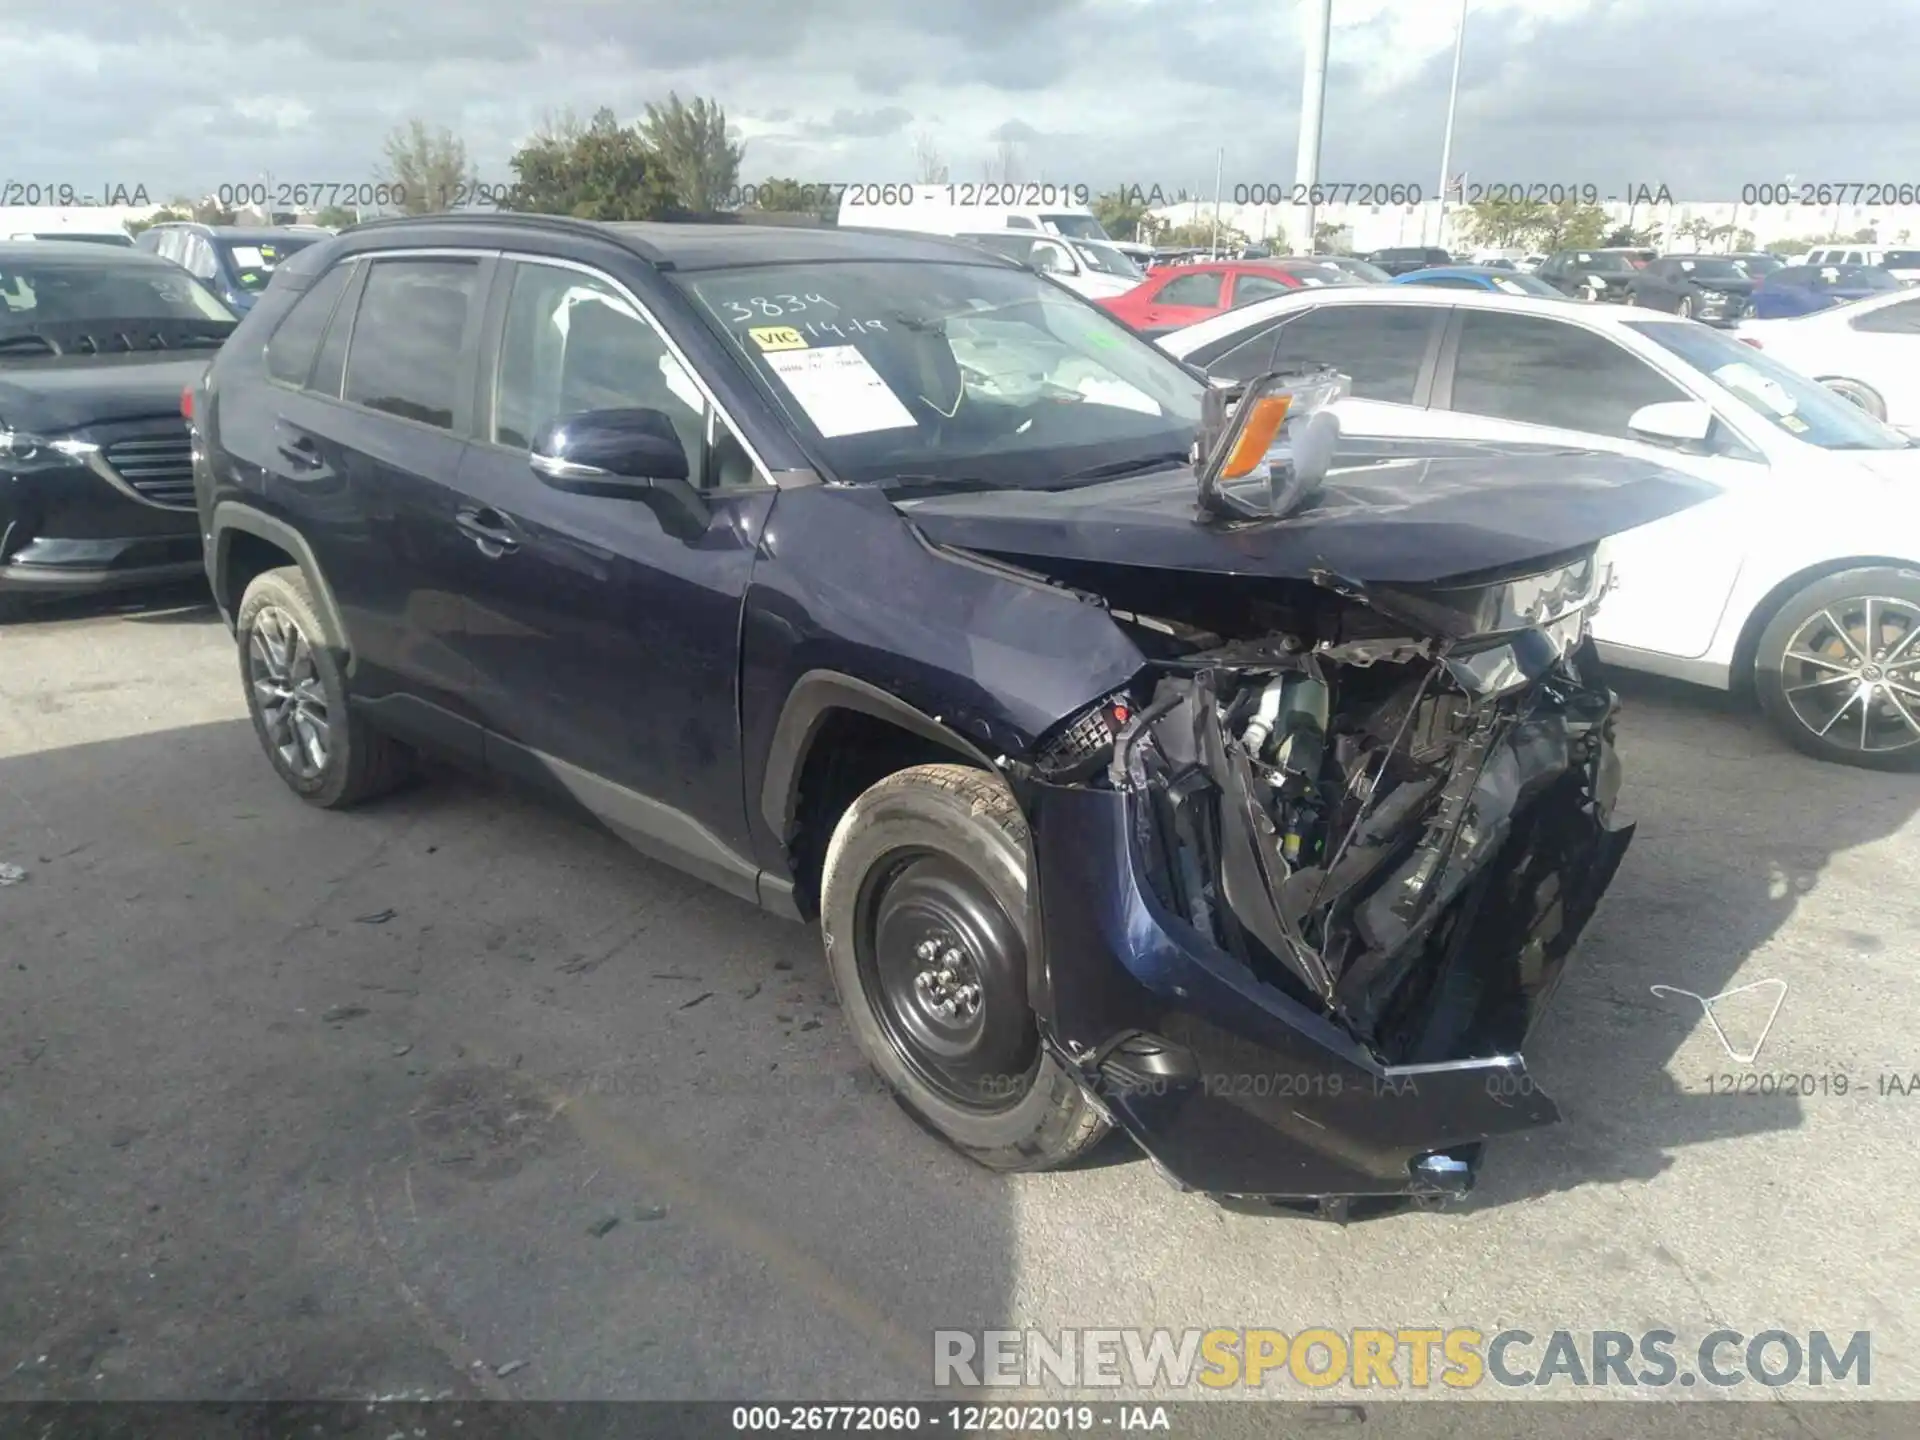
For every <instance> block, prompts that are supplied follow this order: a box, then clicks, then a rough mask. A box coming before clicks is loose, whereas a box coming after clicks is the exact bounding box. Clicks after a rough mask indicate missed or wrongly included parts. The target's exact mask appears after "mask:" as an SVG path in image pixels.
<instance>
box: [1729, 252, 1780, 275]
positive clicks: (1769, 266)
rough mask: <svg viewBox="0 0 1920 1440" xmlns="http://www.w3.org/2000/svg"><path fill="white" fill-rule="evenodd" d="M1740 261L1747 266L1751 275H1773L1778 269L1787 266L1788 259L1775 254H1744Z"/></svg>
mask: <svg viewBox="0 0 1920 1440" xmlns="http://www.w3.org/2000/svg"><path fill="white" fill-rule="evenodd" d="M1740 263H1741V264H1742V265H1744V266H1746V267H1747V273H1748V274H1749V275H1755V276H1758V275H1771V274H1773V272H1774V271H1776V270H1783V269H1785V268H1786V261H1784V260H1781V259H1779V258H1778V257H1777V256H1773V255H1743V256H1741V257H1740Z"/></svg>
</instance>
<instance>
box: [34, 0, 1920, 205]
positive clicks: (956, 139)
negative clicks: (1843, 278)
mask: <svg viewBox="0 0 1920 1440" xmlns="http://www.w3.org/2000/svg"><path fill="white" fill-rule="evenodd" d="M1471 7H1472V9H1471V16H1470V19H1469V21H1468V30H1467V48H1466V59H1465V68H1464V71H1463V74H1462V82H1461V86H1462V88H1461V105H1460V121H1459V130H1458V135H1457V139H1456V143H1455V166H1454V168H1455V170H1456V171H1459V170H1464V171H1466V172H1467V173H1468V175H1469V178H1470V179H1472V180H1474V181H1481V180H1486V181H1496V180H1500V181H1567V182H1577V183H1582V184H1585V183H1593V184H1596V185H1599V186H1601V187H1602V189H1603V192H1614V193H1624V191H1625V187H1627V186H1629V185H1637V184H1643V183H1644V184H1648V185H1659V184H1662V183H1664V184H1666V185H1668V186H1669V187H1671V189H1672V190H1673V191H1674V192H1675V194H1676V195H1679V196H1680V197H1681V198H1694V199H1708V198H1727V199H1733V198H1737V192H1738V190H1739V188H1740V186H1741V185H1742V184H1743V183H1749V182H1756V181H1761V180H1778V179H1781V178H1784V177H1785V176H1787V175H1793V176H1795V177H1797V178H1798V179H1800V180H1802V181H1807V180H1816V179H1819V180H1832V181H1866V182H1902V181H1905V182H1920V126H1915V125H1913V124H1910V123H1906V122H1905V121H1903V120H1902V118H1901V117H1902V116H1903V115H1910V114H1911V109H1910V104H1909V102H1910V100H1911V96H1912V66H1913V56H1914V55H1915V54H1916V53H1920V7H1916V6H1911V5H1906V6H1901V5H1885V4H1876V5H1873V6H1872V8H1869V6H1868V3H1867V0H1825V3H1823V4H1822V5H1820V6H1819V7H1818V9H1817V12H1796V11H1795V10H1794V9H1793V8H1792V7H1782V6H1780V5H1778V4H1776V3H1773V0H1471ZM1304 10H1305V7H1304V6H1302V5H1301V4H1300V3H1299V0H694V3H686V0H538V3H535V4H525V3H520V0H431V3H414V4H400V3H395V0H245V3H237V4H222V3H212V0H192V3H190V4H173V3H165V0H6V4H5V6H4V14H0V77H4V80H5V83H4V85H3V86H0V137H3V138H0V183H4V182H6V181H14V182H17V183H18V182H25V183H34V182H38V183H43V184H44V183H49V182H51V183H54V184H64V183H71V184H74V185H76V186H77V187H78V188H80V189H81V190H83V191H87V192H92V191H97V190H99V189H100V188H101V187H102V186H103V185H110V184H115V183H118V184H125V185H132V184H136V183H138V184H144V185H146V186H147V187H148V188H149V189H150V190H151V191H153V192H154V193H153V198H154V199H155V200H156V201H157V200H160V199H162V198H165V196H166V195H171V194H175V193H189V192H191V193H204V192H206V191H208V190H211V189H213V188H214V187H215V186H217V185H219V184H221V183H233V182H239V181H250V180H256V179H258V178H260V177H261V175H262V174H263V173H265V174H269V175H271V176H272V178H273V179H274V180H275V181H276V182H288V181H295V180H306V181H313V182H319V183H357V182H361V181H365V180H369V179H373V178H377V177H378V175H379V172H380V163H381V161H380V155H381V141H382V138H383V137H384V136H385V135H386V134H387V133H388V132H389V131H390V130H391V129H392V128H393V127H394V126H396V125H398V124H400V123H402V122H403V121H405V120H408V119H410V118H413V117H420V118H422V119H425V120H426V121H428V122H429V123H430V124H434V125H446V126H449V127H451V128H453V129H454V130H456V131H457V132H458V133H460V134H461V135H462V136H464V137H465V139H466V141H467V143H468V146H469V149H470V151H471V153H472V155H473V157H474V159H475V160H476V162H477V163H478V166H479V169H480V172H481V175H482V176H483V178H486V179H489V180H495V179H497V180H503V181H504V180H508V179H511V172H510V171H509V170H508V168H507V163H506V162H507V158H508V157H509V156H510V155H511V154H512V153H513V150H514V148H515V146H516V144H517V142H518V141H520V140H521V139H522V138H523V137H525V136H526V135H527V134H528V133H529V132H530V131H532V130H533V129H534V128H536V127H537V126H538V125H539V124H540V123H541V121H542V119H543V118H544V117H549V116H552V115H555V114H557V113H560V112H563V111H565V110H568V109H572V110H573V111H575V112H577V113H579V114H581V115H586V114H589V113H591V112H592V111H593V110H594V109H595V108H596V107H597V106H600V105H609V106H611V107H613V109H614V110H615V111H616V112H617V113H619V114H620V116H621V117H622V118H623V119H626V118H632V117H634V116H636V115H637V114H638V113H639V112H640V110H641V108H642V107H643V106H644V105H645V103H646V102H647V101H649V100H657V99H662V98H664V97H665V96H666V94H667V93H668V92H669V91H670V90H673V91H678V93H679V94H680V95H681V96H683V97H691V96H693V95H696V94H698V95H707V96H711V97H713V98H715V99H717V100H719V101H720V102H721V103H722V104H723V105H724V106H725V107H726V109H727V113H728V116H729V118H730V120H731V121H732V123H733V124H734V126H735V127H736V128H737V129H738V130H739V132H740V134H741V136H742V137H743V138H744V140H745V142H746V159H745V163H744V165H743V167H742V175H741V178H742V179H743V180H755V179H760V178H764V177H766V176H769V175H789V176H793V177H796V178H800V179H803V180H810V181H822V182H845V181H863V180H911V179H913V178H915V171H914V164H915V162H914V155H915V147H916V143H917V142H920V141H921V140H922V138H923V137H924V139H925V140H926V141H930V142H931V145H932V147H933V148H934V149H935V150H936V151H937V152H938V153H939V154H940V156H941V157H942V158H944V159H945V161H946V162H947V164H948V165H949V167H950V169H951V178H953V179H954V180H977V179H980V178H983V176H985V175H986V174H987V173H988V172H987V167H988V166H989V165H990V164H991V163H992V162H993V160H994V156H995V154H996V151H997V150H998V148H999V142H1000V141H1001V140H1003V139H1011V140H1014V141H1016V142H1017V153H1018V164H1019V166H1020V176H1019V178H1022V179H1028V180H1043V179H1045V180H1054V181H1059V182H1064V183H1069V184H1089V185H1094V186H1098V187H1102V188H1104V187H1107V186H1111V185H1113V184H1116V183H1131V184H1138V185H1141V186H1143V187H1151V186H1154V185H1158V186H1161V187H1162V188H1163V189H1165V190H1169V191H1171V190H1173V189H1175V188H1177V187H1180V186H1186V187H1189V188H1190V189H1194V190H1197V191H1201V192H1203V193H1207V194H1211V191H1212V187H1213V183H1214V171H1215V160H1216V155H1217V153H1218V151H1219V150H1220V149H1221V147H1224V149H1225V161H1224V168H1225V174H1226V184H1227V187H1228V188H1229V190H1230V189H1231V187H1232V186H1233V185H1235V184H1236V183H1260V182H1268V181H1271V182H1277V183H1282V184H1284V183H1287V182H1290V181H1291V180H1292V179H1293V160H1294V150H1295V144H1296V131H1297V123H1298V113H1299V104H1300V87H1301V73H1302V55H1303V42H1302V34H1301V32H1302V26H1303V23H1304V18H1305V17H1304ZM1458 13H1459V12H1458V8H1457V6H1456V5H1455V4H1454V3H1453V0H1334V29H1333V41H1332V71H1331V74H1330V77H1329V80H1328V87H1327V107H1326V121H1325V141H1324V149H1323V158H1322V162H1321V177H1322V179H1323V180H1328V181H1351V182H1356V183H1365V182H1374V181H1404V182H1418V183H1421V184H1423V185H1424V186H1426V187H1427V188H1428V190H1429V192H1431V190H1432V188H1433V186H1434V184H1435V182H1436V180H1437V178H1438V173H1439V163H1440V148H1441V130H1442V126H1443V122H1444V114H1445V108H1446V92H1447V78H1448V72H1449V68H1450V65H1451V61H1452V46H1453V33H1454V22H1455V19H1456V17H1457V15H1458ZM1796 16H1797V18H1795V17H1796ZM1814 16H1817V18H1811V17H1814ZM1829 34H1830V35H1832V36H1834V37H1835V43H1833V44H1831V45H1829V44H1826V43H1824V42H1823V41H1822V39H1821V37H1822V36H1825V35H1829Z"/></svg>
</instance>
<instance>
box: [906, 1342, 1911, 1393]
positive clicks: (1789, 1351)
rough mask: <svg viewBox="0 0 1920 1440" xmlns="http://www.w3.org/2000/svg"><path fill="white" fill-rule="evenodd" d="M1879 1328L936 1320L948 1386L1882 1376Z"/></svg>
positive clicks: (1722, 1388) (1431, 1384) (1673, 1382)
mask: <svg viewBox="0 0 1920 1440" xmlns="http://www.w3.org/2000/svg"><path fill="white" fill-rule="evenodd" d="M1872 1375H1873V1336H1872V1332H1871V1331H1867V1330H1852V1331H1838V1330H1835V1331H1828V1330H1811V1331H1808V1332H1806V1333H1805V1334H1798V1333H1795V1332H1793V1331H1788V1330H1777V1329H1776V1330H1759V1331H1754V1332H1744V1331H1739V1330H1714V1331H1710V1332H1708V1333H1707V1334H1705V1335H1702V1336H1700V1337H1699V1338H1698V1339H1697V1340H1686V1339H1683V1338H1682V1337H1681V1336H1680V1334H1679V1333H1678V1332H1676V1331H1672V1330H1644V1331H1637V1332H1635V1331H1626V1330H1555V1329H1548V1328H1544V1327H1543V1328H1542V1329H1540V1330H1538V1331H1533V1330H1525V1329H1519V1328H1514V1327H1509V1328H1505V1329H1499V1330H1480V1329H1470V1328H1466V1327H1460V1326H1455V1327H1450V1328H1445V1329H1443V1328H1441V1327H1439V1326H1432V1327H1413V1326H1396V1327H1393V1328H1378V1329H1374V1328H1354V1329H1346V1330H1336V1329H1334V1328H1332V1327H1326V1326H1312V1327H1308V1328H1306V1329H1302V1330H1295V1331H1284V1330H1269V1329H1212V1330H1162V1329H1153V1330H1144V1329H1120V1328H1114V1329H1067V1330H1052V1331H1041V1330H984V1331H972V1330H936V1331H934V1332H933V1383H934V1384H935V1385H937V1386H941V1387H946V1386H966V1387H978V1386H984V1387H989V1388H992V1387H1005V1388H1018V1389H1027V1390H1039V1389H1045V1388H1048V1387H1056V1388H1065V1389H1068V1390H1078V1389H1102V1388H1107V1389H1120V1388H1124V1389H1128V1390H1134V1391H1154V1392H1162V1391H1167V1390H1185V1389H1190V1388H1191V1389H1194V1390H1195V1392H1196V1393H1197V1394H1206V1393H1208V1392H1218V1391H1222V1390H1232V1389H1244V1390H1274V1391H1281V1390H1287V1389H1297V1388H1304V1389H1307V1390H1324V1389H1328V1388H1330V1387H1333V1386H1337V1385H1348V1386H1351V1387H1352V1388H1353V1389H1356V1390H1384V1391H1396V1390H1397V1391H1418V1390H1440V1391H1447V1390H1473V1389H1482V1388H1485V1387H1488V1386H1497V1387H1502V1388H1508V1389H1518V1388H1527V1389H1542V1388H1547V1389H1552V1388H1560V1389H1589V1388H1596V1387H1601V1388H1604V1387H1613V1388H1627V1389H1668V1388H1686V1387H1695V1386H1706V1387H1708V1388H1709V1390H1712V1391H1719V1392H1728V1391H1732V1390H1733V1389H1735V1388H1736V1387H1740V1386H1760V1387H1762V1388H1765V1389H1781V1388H1783V1387H1786V1386H1793V1385H1814V1386H1845V1387H1848V1388H1857V1389H1864V1388H1866V1387H1868V1386H1869V1385H1871V1384H1872Z"/></svg>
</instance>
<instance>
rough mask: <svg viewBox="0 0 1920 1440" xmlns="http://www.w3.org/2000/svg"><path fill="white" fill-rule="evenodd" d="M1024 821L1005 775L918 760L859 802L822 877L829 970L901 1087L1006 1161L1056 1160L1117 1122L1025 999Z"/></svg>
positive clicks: (1047, 1164)
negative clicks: (1049, 1043)
mask: <svg viewBox="0 0 1920 1440" xmlns="http://www.w3.org/2000/svg"><path fill="white" fill-rule="evenodd" d="M1027 866H1028V862H1027V825H1026V820H1025V818H1024V817H1023V816H1022V815H1021V814H1020V810H1019V807H1018V806H1017V805H1016V804H1015V803H1014V799H1013V796H1012V794H1011V793H1009V792H1008V790H1007V788H1006V786H1005V785H1003V784H1002V783H1001V782H1000V781H999V779H998V778H997V777H995V776H993V775H990V774H988V773H986V772H985V771H982V770H975V769H970V768H968V767H966V766H963V765H919V766H915V767H914V768H912V769H910V770H902V771H900V772H898V773H897V774H894V775H890V776H888V777H887V778H886V779H884V780H882V781H880V782H879V783H878V784H876V785H874V786H872V787H871V788H870V789H868V790H867V791H866V792H865V793H864V794H862V795H861V796H860V797H859V798H858V799H856V800H855V801H854V802H853V804H852V805H851V806H849V807H848V808H847V811H846V813H845V814H844V815H842V816H841V818H840V823H839V824H838V825H837V826H835V827H834V832H833V839H832V840H831V842H830V843H829V844H828V847H827V856H826V868H825V872H824V875H823V877H822V880H821V899H820V927H821V931H822V934H823V937H824V939H825V941H826V949H827V968H828V970H829V971H830V972H831V974H832V976H833V984H834V988H835V990H837V991H838V992H839V995H840V1003H841V1007H842V1009H843V1010H844V1011H845V1013H846V1016H847V1020H848V1023H849V1024H850V1025H851V1026H852V1028H853V1034H854V1039H855V1040H856V1041H858V1042H859V1045H860V1049H861V1051H862V1052H863V1053H864V1054H865V1055H866V1057H867V1060H868V1061H869V1063H871V1064H872V1066H873V1067H874V1069H875V1070H877V1071H878V1072H879V1073H880V1076H881V1078H882V1079H884V1080H885V1081H886V1082H887V1084H888V1086H889V1087H890V1088H891V1089H892V1091H893V1093H894V1095H895V1097H896V1098H897V1099H898V1100H899V1101H900V1103H901V1104H902V1105H903V1106H905V1107H906V1109H907V1110H908V1112H909V1113H911V1114H912V1115H913V1116H914V1117H915V1118H916V1119H918V1120H919V1121H920V1122H921V1123H922V1124H923V1125H925V1126H926V1127H927V1128H929V1129H931V1130H932V1131H933V1132H934V1133H936V1134H937V1135H939V1136H940V1137H941V1138H942V1139H944V1140H946V1141H947V1143H948V1144H950V1145H952V1146H953V1147H954V1148H955V1149H957V1150H959V1151H961V1152H962V1153H963V1154H965V1155H968V1156H970V1157H971V1158H972V1159H974V1160H976V1161H978V1162H979V1163H980V1164H982V1165H985V1166H988V1167H990V1168H992V1169H995V1170H1049V1169H1053V1168H1055V1167H1057V1166H1060V1165H1064V1164H1067V1163H1068V1162H1069V1161H1072V1160H1074V1159H1076V1158H1078V1157H1079V1156H1081V1155H1083V1154H1085V1153H1086V1151H1087V1150H1088V1149H1089V1148H1090V1147H1092V1146H1093V1145H1094V1144H1095V1143H1096V1142H1097V1141H1098V1140H1099V1139H1100V1137H1101V1136H1102V1135H1103V1134H1105V1133H1106V1129H1107V1125H1106V1122H1105V1120H1103V1119H1102V1118H1101V1116H1100V1114H1099V1112H1098V1111H1096V1110H1095V1109H1094V1107H1093V1105H1092V1103H1091V1101H1090V1100H1089V1099H1088V1097H1087V1095H1086V1094H1085V1093H1084V1092H1083V1091H1082V1090H1081V1088H1080V1085H1079V1084H1078V1082H1076V1081H1075V1080H1074V1078H1073V1077H1072V1076H1071V1075H1069V1074H1068V1073H1067V1072H1066V1070H1065V1069H1064V1068H1062V1067H1061V1065H1060V1064H1059V1063H1058V1062H1057V1061H1056V1060H1055V1059H1054V1058H1053V1057H1052V1056H1051V1055H1050V1054H1048V1053H1047V1051H1046V1049H1045V1047H1044V1046H1043V1045H1042V1044H1041V1041H1040V1033H1039V1027H1038V1024H1037V1022H1036V1020H1035V1017H1034V1013H1033V1009H1032V1007H1031V1005H1030V1004H1029V1003H1028V999H1027V953H1028V949H1027V946H1028V936H1027V916H1028V910H1027V886H1028V874H1027Z"/></svg>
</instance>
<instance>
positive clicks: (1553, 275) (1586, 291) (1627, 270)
mask: <svg viewBox="0 0 1920 1440" xmlns="http://www.w3.org/2000/svg"><path fill="white" fill-rule="evenodd" d="M1639 273H1640V266H1639V265H1638V264H1636V263H1634V257H1633V256H1632V255H1631V254H1629V253H1628V252H1627V251H1625V250H1557V251H1555V252H1554V253H1553V254H1551V255H1549V256H1548V257H1547V259H1546V262H1545V263H1544V264H1543V265H1541V267H1540V268H1539V269H1538V270H1536V271H1534V274H1535V275H1537V276H1539V277H1540V279H1542V280H1544V281H1546V282H1547V283H1548V284H1549V285H1551V286H1553V288H1554V289H1556V290H1558V291H1559V292H1560V293H1561V294H1563V295H1571V296H1573V297H1575V298H1576V299H1581V300H1599V301H1603V302H1607V303H1610V304H1615V305H1624V304H1625V303H1626V301H1627V295H1628V287H1629V286H1631V285H1632V283H1633V277H1634V276H1636V275H1638V274H1639Z"/></svg>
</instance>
